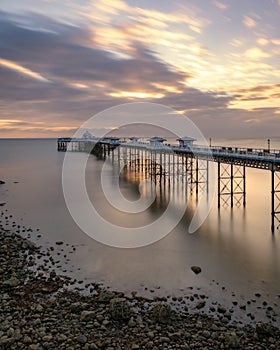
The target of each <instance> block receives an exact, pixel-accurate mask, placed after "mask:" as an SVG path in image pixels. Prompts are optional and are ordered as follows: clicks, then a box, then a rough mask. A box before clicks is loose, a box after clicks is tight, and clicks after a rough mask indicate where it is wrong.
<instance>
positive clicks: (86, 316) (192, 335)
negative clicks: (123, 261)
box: [0, 211, 280, 350]
mask: <svg viewBox="0 0 280 350" xmlns="http://www.w3.org/2000/svg"><path fill="white" fill-rule="evenodd" d="M5 215H7V213H4V211H3V212H2V213H1V217H2V220H1V222H2V223H4V221H5V220H6V221H7V220H9V217H8V216H5ZM2 223H1V224H0V242H1V247H0V252H1V254H0V259H1V267H0V273H1V282H0V289H1V301H0V303H1V306H0V308H1V316H0V322H1V325H0V349H29V350H41V349H69V350H72V349H107V350H112V349H153V350H157V349H158V350H159V349H204V350H206V349H252V350H253V349H254V350H255V349H279V348H280V330H279V328H277V327H275V326H274V325H272V324H271V323H262V322H258V323H256V325H255V326H251V325H242V326H241V325H239V324H238V323H235V322H230V317H226V316H227V314H228V313H227V310H217V314H216V315H215V317H214V316H213V317H212V316H207V315H205V314H203V313H201V312H199V307H198V308H197V309H198V311H197V312H196V313H189V311H188V308H187V307H184V305H182V308H181V311H180V312H178V311H175V310H173V309H172V307H171V306H170V304H169V303H168V299H167V298H164V297H163V298H158V297H155V298H154V299H153V300H151V299H147V298H144V297H140V296H137V293H132V296H127V295H124V294H123V293H120V292H117V291H108V290H106V289H105V288H103V287H102V286H101V285H99V284H98V283H92V284H91V285H90V291H91V292H90V294H89V295H87V296H85V295H82V294H80V293H78V292H74V291H71V290H69V288H68V287H69V286H71V285H73V284H74V283H75V281H73V280H71V278H70V277H67V276H58V275H57V274H56V273H55V271H54V270H50V269H45V270H42V269H41V270H39V269H37V268H36V264H35V263H34V261H35V259H39V260H40V259H42V260H46V259H50V260H52V257H51V256H50V254H49V252H47V253H46V252H44V251H43V250H41V249H40V247H37V246H36V245H35V244H34V243H33V242H31V241H30V240H28V239H26V238H23V237H22V236H21V235H20V234H19V232H20V230H19V226H17V225H15V224H14V225H13V226H14V230H13V229H9V230H8V229H7V228H5V226H4V225H2ZM16 231H18V232H16ZM202 304H203V300H202V301H201V305H202Z"/></svg>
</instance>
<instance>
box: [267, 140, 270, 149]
mask: <svg viewBox="0 0 280 350" xmlns="http://www.w3.org/2000/svg"><path fill="white" fill-rule="evenodd" d="M267 149H268V152H270V139H268V140H267Z"/></svg>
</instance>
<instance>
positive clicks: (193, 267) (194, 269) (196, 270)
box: [191, 266, 201, 275]
mask: <svg viewBox="0 0 280 350" xmlns="http://www.w3.org/2000/svg"><path fill="white" fill-rule="evenodd" d="M191 270H192V271H193V272H194V273H195V274H196V275H198V274H199V273H200V272H201V267H199V266H192V267H191Z"/></svg>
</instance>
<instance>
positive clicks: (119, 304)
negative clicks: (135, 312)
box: [110, 298, 132, 321]
mask: <svg viewBox="0 0 280 350" xmlns="http://www.w3.org/2000/svg"><path fill="white" fill-rule="evenodd" d="M110 313H111V316H112V318H113V319H114V320H119V321H121V320H127V319H129V318H130V316H131V314H132V312H131V308H130V306H129V305H128V302H127V300H126V299H125V298H114V299H112V300H111V302H110Z"/></svg>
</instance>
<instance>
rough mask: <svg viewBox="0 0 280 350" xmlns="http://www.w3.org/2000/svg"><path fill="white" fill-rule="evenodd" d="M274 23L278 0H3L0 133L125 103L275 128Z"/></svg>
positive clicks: (40, 130) (45, 126)
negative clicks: (143, 103)
mask: <svg viewBox="0 0 280 350" xmlns="http://www.w3.org/2000/svg"><path fill="white" fill-rule="evenodd" d="M279 23H280V1H277V0H266V1H264V0H244V1H241V0H200V1H199V0H180V1H177V0H176V1H169V0H161V1H148V0H141V1H139V0H127V1H124V0H75V1H73V0H67V1H66V0H65V1H59V2H58V1H54V0H45V1H43V0H23V1H20V0H14V1H10V0H2V1H1V11H0V76H1V86H0V99H1V101H0V105H1V109H0V137H57V136H68V135H69V136H70V135H71V134H72V133H73V132H74V131H75V130H76V129H77V128H78V127H79V126H80V124H81V123H82V122H84V121H85V120H87V119H88V118H90V117H91V116H92V115H93V114H95V113H97V112H100V111H102V110H104V109H106V108H108V107H112V106H115V105H118V104H120V103H125V102H133V101H149V102H156V103H161V104H164V105H167V106H169V107H172V108H174V109H176V110H178V111H179V112H180V113H183V112H184V113H185V114H187V115H188V116H189V117H190V118H191V119H192V120H193V121H194V122H195V123H196V124H197V125H198V127H200V129H201V130H202V132H203V133H204V134H205V135H206V136H212V137H273V136H280V135H279V134H280V133H279V130H280V59H279V58H280V25H279ZM96 127H97V128H101V127H102V126H101V125H97V126H96Z"/></svg>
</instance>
